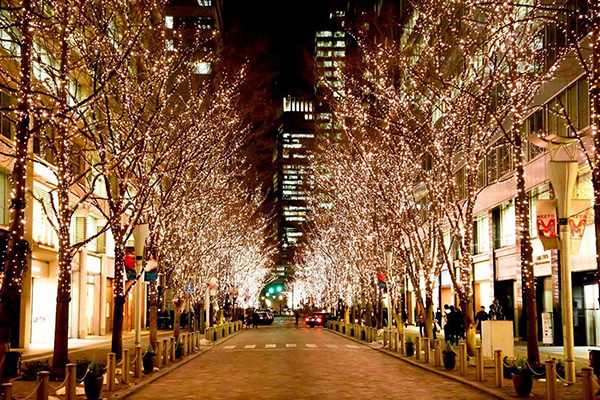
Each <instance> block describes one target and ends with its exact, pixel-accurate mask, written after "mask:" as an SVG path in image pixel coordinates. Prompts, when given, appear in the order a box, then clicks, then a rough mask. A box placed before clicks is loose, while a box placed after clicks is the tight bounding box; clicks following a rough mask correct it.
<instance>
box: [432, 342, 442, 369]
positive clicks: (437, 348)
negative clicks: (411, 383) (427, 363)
mask: <svg viewBox="0 0 600 400" xmlns="http://www.w3.org/2000/svg"><path fill="white" fill-rule="evenodd" d="M433 365H434V366H436V367H441V366H442V342H440V339H435V340H434V341H433Z"/></svg>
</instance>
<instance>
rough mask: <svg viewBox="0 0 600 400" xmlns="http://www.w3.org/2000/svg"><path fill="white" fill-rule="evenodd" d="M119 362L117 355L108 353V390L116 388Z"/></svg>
mask: <svg viewBox="0 0 600 400" xmlns="http://www.w3.org/2000/svg"><path fill="white" fill-rule="evenodd" d="M116 364H117V355H116V354H115V353H108V358H107V359H106V390H108V391H109V392H112V391H113V390H115V367H116Z"/></svg>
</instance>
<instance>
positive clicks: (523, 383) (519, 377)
mask: <svg viewBox="0 0 600 400" xmlns="http://www.w3.org/2000/svg"><path fill="white" fill-rule="evenodd" d="M515 371H516V372H513V374H512V381H513V386H514V387H515V391H516V392H517V395H518V396H521V397H524V396H529V394H530V393H531V389H532V387H533V374H532V373H531V371H530V370H529V367H528V366H527V359H526V358H525V357H524V356H519V357H518V358H517V361H516V362H515Z"/></svg>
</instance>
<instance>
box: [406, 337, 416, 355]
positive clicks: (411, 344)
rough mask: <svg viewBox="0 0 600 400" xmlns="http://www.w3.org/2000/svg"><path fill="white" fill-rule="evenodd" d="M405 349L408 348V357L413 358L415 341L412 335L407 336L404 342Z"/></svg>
mask: <svg viewBox="0 0 600 400" xmlns="http://www.w3.org/2000/svg"><path fill="white" fill-rule="evenodd" d="M404 347H405V348H406V355H407V356H409V357H412V356H413V355H414V354H415V340H414V339H413V337H412V336H411V335H407V336H406V341H405V342H404Z"/></svg>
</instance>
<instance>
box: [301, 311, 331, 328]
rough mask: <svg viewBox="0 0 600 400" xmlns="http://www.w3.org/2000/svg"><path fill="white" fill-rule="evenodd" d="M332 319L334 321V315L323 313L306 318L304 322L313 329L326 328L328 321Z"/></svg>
mask: <svg viewBox="0 0 600 400" xmlns="http://www.w3.org/2000/svg"><path fill="white" fill-rule="evenodd" d="M330 319H333V315H331V313H328V312H323V311H321V312H316V313H314V314H313V315H306V316H304V322H305V323H306V325H308V326H310V327H311V328H314V327H315V326H325V325H326V324H327V321H329V320H330Z"/></svg>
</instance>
